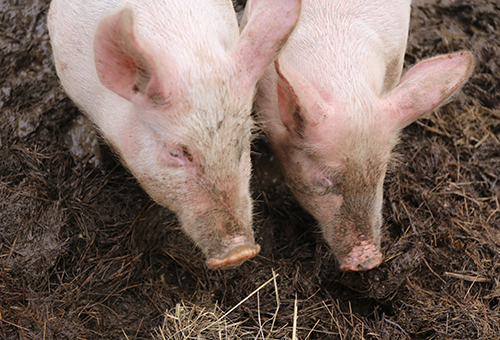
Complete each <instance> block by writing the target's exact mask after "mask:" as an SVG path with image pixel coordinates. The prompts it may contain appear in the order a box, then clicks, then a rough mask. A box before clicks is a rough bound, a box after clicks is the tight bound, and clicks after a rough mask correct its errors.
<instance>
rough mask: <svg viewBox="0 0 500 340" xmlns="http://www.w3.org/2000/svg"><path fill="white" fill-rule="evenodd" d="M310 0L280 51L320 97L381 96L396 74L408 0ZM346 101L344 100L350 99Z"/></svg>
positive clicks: (398, 73)
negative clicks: (391, 2) (393, 0)
mask: <svg viewBox="0 0 500 340" xmlns="http://www.w3.org/2000/svg"><path fill="white" fill-rule="evenodd" d="M384 3H385V2H384V1H378V0H371V1H366V0H355V1H354V0H353V1H343V0H340V1H312V0H306V1H304V3H303V9H302V12H301V17H300V19H299V23H298V25H297V28H296V30H295V31H294V33H293V34H292V37H291V38H290V40H289V42H288V45H287V48H286V49H285V51H284V53H283V55H284V58H286V59H287V60H288V62H289V63H290V65H291V66H292V67H294V68H295V69H296V70H297V71H298V72H300V73H301V74H302V75H303V76H304V77H306V79H307V80H308V81H309V82H310V84H311V85H312V86H313V87H314V88H316V89H317V91H318V92H319V93H320V95H321V96H322V97H323V98H324V100H325V101H327V102H331V101H332V100H335V97H337V98H349V97H351V98H352V97H354V98H352V99H356V98H361V97H366V96H367V95H371V96H375V97H378V96H381V95H383V94H386V93H387V92H389V91H390V90H392V89H393V88H394V87H395V86H396V85H397V83H398V81H399V78H400V76H401V70H402V65H403V57H404V51H405V48H406V39H407V30H408V20H409V15H408V14H409V1H406V0H404V1H395V2H394V4H391V6H390V9H389V10H388V9H387V6H382V5H383V4H384ZM352 99H349V101H352Z"/></svg>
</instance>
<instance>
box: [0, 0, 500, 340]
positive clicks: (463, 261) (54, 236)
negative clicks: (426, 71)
mask: <svg viewBox="0 0 500 340" xmlns="http://www.w3.org/2000/svg"><path fill="white" fill-rule="evenodd" d="M48 5H49V0H33V1H31V2H29V5H27V2H24V1H19V0H4V1H1V2H0V56H1V61H0V123H1V124H0V126H1V131H0V206H1V208H0V338H2V339H152V338H153V337H155V338H158V339H162V338H175V339H182V338H186V337H187V335H186V334H187V332H188V329H191V330H192V332H193V333H192V334H194V335H193V338H196V334H197V332H202V333H203V337H200V339H201V338H203V339H219V338H232V339H236V338H245V339H248V338H249V339H253V338H259V339H261V338H270V339H286V338H292V336H293V332H294V330H293V325H294V323H295V324H296V329H295V332H296V336H297V338H298V339H325V338H328V339H498V337H499V334H500V301H499V299H500V222H499V221H500V205H499V196H500V183H499V179H500V142H499V139H500V4H499V3H498V2H497V1H489V0H441V1H440V0H429V1H424V0H419V1H415V2H414V4H413V5H414V6H413V14H412V21H411V29H410V38H409V46H408V53H407V58H406V60H407V65H406V66H407V67H408V66H411V65H412V64H414V63H416V62H417V61H419V60H421V59H424V58H427V57H431V56H434V55H436V54H440V53H448V52H452V51H458V50H463V49H469V50H471V51H473V53H474V54H475V55H476V57H477V60H478V63H477V67H476V69H475V72H474V74H473V76H472V78H471V80H470V81H469V82H468V84H467V85H465V87H464V88H463V90H462V92H461V93H460V94H459V95H457V96H456V97H455V99H454V101H453V102H451V103H450V104H448V105H446V106H444V107H442V108H441V109H439V110H438V111H437V112H434V113H433V114H431V115H430V116H429V117H428V118H426V119H422V120H420V121H419V122H417V123H415V124H412V125H411V126H409V127H408V128H407V129H406V130H405V131H404V133H403V136H402V141H401V144H400V145H399V146H398V147H397V148H396V157H395V159H394V162H393V166H392V169H391V171H390V174H389V175H388V176H387V179H386V183H385V207H384V217H385V220H386V223H385V225H386V230H385V236H384V239H383V248H384V252H385V256H386V259H385V262H384V263H383V264H382V265H381V266H380V267H379V268H376V269H373V270H371V271H368V272H363V273H342V272H340V271H339V270H338V267H337V265H336V263H335V261H334V259H333V258H332V257H330V256H329V254H328V249H327V247H326V245H325V243H324V242H323V241H322V239H321V236H320V235H319V234H318V231H317V230H316V228H315V226H314V221H313V219H312V218H311V217H310V216H309V215H307V214H306V213H305V212H304V211H303V210H302V209H301V208H300V207H299V206H298V204H297V203H296V201H295V200H294V198H293V197H292V196H291V195H290V193H289V191H288V190H287V188H286V186H285V185H284V184H283V182H282V181H281V178H280V175H279V173H278V172H277V171H276V165H275V164H274V163H273V162H272V159H271V157H270V154H269V151H268V149H267V147H266V144H265V142H264V141H263V140H262V139H257V140H256V142H255V150H256V154H255V157H254V159H255V162H254V164H255V176H254V179H253V184H252V187H253V190H254V197H255V199H256V205H255V213H256V216H257V222H256V233H257V238H258V242H259V243H260V245H261V246H262V251H261V253H260V255H259V256H257V257H256V258H254V259H252V260H250V261H248V262H246V263H244V264H243V265H242V266H241V267H240V268H238V269H234V270H229V271H209V270H207V269H206V267H205V265H204V262H203V260H202V256H201V254H200V253H199V251H198V250H197V249H195V247H194V246H193V245H192V244H191V243H190V241H189V240H188V239H187V237H186V236H184V235H183V234H182V233H181V232H180V230H179V229H178V225H177V223H176V221H175V217H174V216H173V215H172V214H171V213H169V212H168V211H167V210H165V209H163V208H161V207H159V206H157V205H156V204H155V203H153V202H152V201H151V199H150V198H149V197H148V196H147V195H146V194H145V193H144V191H143V190H142V189H141V188H140V187H139V185H138V184H137V182H136V181H135V180H134V179H133V178H132V177H131V176H130V174H129V173H128V172H127V171H126V170H125V169H124V168H123V167H122V166H120V165H119V164H118V163H117V162H116V160H114V159H113V157H112V156H111V155H110V152H109V149H107V147H106V146H105V145H103V144H101V145H100V155H99V157H96V156H95V155H93V154H92V153H90V154H89V153H88V150H96V145H92V143H93V141H94V140H95V139H94V138H93V132H88V131H86V130H85V128H84V125H82V123H81V121H80V120H81V118H78V110H77V109H76V108H75V107H74V106H73V105H72V103H71V102H70V100H69V99H67V97H66V96H65V95H64V93H63V91H62V90H61V88H60V87H59V86H58V80H57V77H56V75H55V71H54V67H53V62H52V59H51V50H50V44H49V40H48V34H47V30H46V25H45V20H46V13H47V8H48ZM79 145H84V146H85V148H79V147H78V146H79ZM70 149H71V150H72V151H73V152H70V151H69V150H70ZM273 272H274V273H276V276H274V279H273ZM268 280H270V282H269V283H268V284H267V285H264V287H263V288H261V289H260V290H258V291H257V292H256V290H257V289H258V288H259V287H260V286H261V285H263V284H264V283H266V282H267V281H268ZM253 292H256V293H255V294H253V295H251V294H252V293H253ZM250 295H251V296H250ZM247 297H248V299H247V300H245V301H243V300H244V299H245V298H247ZM240 302H242V303H241V304H240V305H239V306H237V307H236V308H235V309H234V310H232V311H231V313H229V314H228V315H226V317H227V318H224V319H221V320H219V319H218V318H219V317H220V316H221V315H222V314H224V313H225V312H228V311H230V310H231V308H232V307H234V306H236V305H237V304H238V303H240ZM176 306H177V307H176ZM295 306H296V310H297V312H296V313H295V312H294V308H295ZM166 312H168V316H167V317H166V316H165V315H166V314H165V313H166ZM294 315H296V320H294ZM190 320H191V321H190ZM217 320H218V321H217ZM189 322H191V325H190V326H189V325H188V323H189ZM233 323H236V324H233ZM239 323H241V324H239ZM183 327H184V328H183ZM189 327H191V328H189ZM221 327H225V328H224V330H223V331H220V332H219V331H218V330H217V329H220V328H221ZM203 328H205V330H203V331H202V329H203ZM181 329H184V335H179V334H181V333H179V334H177V336H176V337H174V335H175V333H176V332H177V331H179V330H181ZM214 329H215V330H214Z"/></svg>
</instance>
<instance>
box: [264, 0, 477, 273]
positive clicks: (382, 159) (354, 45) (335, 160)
mask: <svg viewBox="0 0 500 340" xmlns="http://www.w3.org/2000/svg"><path fill="white" fill-rule="evenodd" d="M410 2H411V1H410V0H397V1H380V0H336V1H326V0H324V1H320V0H304V1H303V3H302V10H301V14H300V18H299V22H298V23H297V27H296V29H295V31H294V32H293V34H292V35H291V37H290V39H289V40H288V42H287V45H286V47H285V48H284V50H283V52H282V54H281V55H280V57H279V58H278V60H277V61H276V62H275V65H272V66H270V67H269V68H268V69H267V70H266V73H265V75H264V76H263V78H262V80H261V81H260V82H259V85H258V94H257V96H256V107H257V112H258V113H259V116H260V123H261V125H262V127H263V129H264V132H265V133H266V136H267V138H268V140H269V142H270V144H271V146H272V148H273V150H274V152H275V154H276V156H277V158H278V159H279V161H280V164H281V167H282V170H283V173H284V176H285V179H286V182H287V183H288V185H289V187H290V188H291V190H292V192H293V193H294V194H295V196H296V197H297V199H298V200H299V202H300V203H301V204H302V205H303V206H304V208H305V209H307V210H308V211H309V212H310V213H311V214H312V215H313V216H314V217H315V218H316V219H317V220H318V222H319V226H320V227H321V229H322V232H323V235H324V237H325V239H326V241H327V243H328V244H329V245H330V247H331V249H332V251H333V253H334V255H335V256H336V258H337V259H338V261H339V262H340V269H341V270H353V271H360V270H368V269H371V268H374V267H376V266H378V265H379V264H380V263H381V261H382V258H383V257H382V253H381V251H380V239H381V227H382V201H383V199H382V198H383V183H384V177H385V173H386V169H387V164H388V162H389V160H390V158H391V150H392V149H393V147H394V145H395V144H396V143H397V142H398V135H399V133H400V131H401V130H402V129H403V128H404V127H405V126H407V125H408V124H410V123H412V122H413V121H415V120H416V119H418V118H419V117H422V116H423V115H424V114H426V113H428V112H430V111H432V110H433V109H435V108H436V107H438V106H439V105H442V104H443V103H444V102H445V101H446V100H447V99H448V98H449V97H450V96H451V95H452V94H453V93H454V92H456V91H457V90H458V89H459V88H460V86H461V85H462V84H463V83H464V82H465V81H466V80H467V79H468V77H469V74H470V72H471V70H472V68H473V66H474V58H473V56H472V55H471V54H470V53H469V52H461V53H455V54H450V55H442V56H438V57H435V58H432V59H428V60H425V61H422V62H420V63H418V64H417V65H415V66H414V67H413V68H412V69H411V70H410V71H408V72H407V73H406V75H405V76H404V77H403V78H402V79H401V72H402V68H403V60H404V54H405V49H406V41H407V34H408V25H409V16H410ZM278 17H279V16H278Z"/></svg>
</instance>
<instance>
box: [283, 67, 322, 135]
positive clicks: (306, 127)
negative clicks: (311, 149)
mask: <svg viewBox="0 0 500 340" xmlns="http://www.w3.org/2000/svg"><path fill="white" fill-rule="evenodd" d="M275 67H276V72H277V73H278V76H279V78H280V79H279V80H278V84H277V87H278V89H277V91H278V107H279V112H280V117H281V120H282V122H283V124H284V125H285V126H286V127H287V128H288V130H289V131H293V132H295V133H297V134H299V135H300V136H301V137H306V135H316V134H317V133H319V131H317V130H318V129H317V128H320V125H321V121H322V119H324V117H325V115H324V114H323V112H328V111H330V108H329V107H328V104H327V103H326V102H325V101H324V100H323V98H322V97H321V95H320V94H319V93H318V91H316V89H315V88H314V87H313V86H312V85H311V84H310V83H309V82H308V81H307V80H306V79H305V78H304V77H303V76H302V75H301V74H300V73H299V72H297V71H295V70H294V69H293V68H292V67H291V66H290V65H289V64H288V63H287V62H286V60H285V59H284V58H279V59H278V60H276V61H275ZM315 128H316V129H315ZM312 129H315V131H312ZM316 137H318V136H317V135H316Z"/></svg>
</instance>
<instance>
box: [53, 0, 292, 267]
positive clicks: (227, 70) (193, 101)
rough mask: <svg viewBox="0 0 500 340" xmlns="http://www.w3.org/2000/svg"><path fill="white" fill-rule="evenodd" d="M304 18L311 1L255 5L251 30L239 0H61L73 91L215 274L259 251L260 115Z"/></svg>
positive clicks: (64, 77) (59, 39)
mask: <svg viewBox="0 0 500 340" xmlns="http://www.w3.org/2000/svg"><path fill="white" fill-rule="evenodd" d="M299 11H300V0H279V1H278V0H259V1H254V3H253V5H252V6H251V7H250V8H249V23H248V25H247V27H246V29H245V30H244V31H242V32H241V34H240V32H239V28H238V24H237V20H236V15H235V12H234V9H233V7H232V3H231V1H230V0H149V1H139V0H135V1H134V0H129V1H125V0H107V1H101V0H53V1H52V3H51V6H50V12H49V19H48V26H49V32H50V38H51V42H52V47H53V52H54V59H55V64H56V70H57V73H58V75H59V78H60V80H61V83H62V86H63V87H64V89H65V90H66V92H67V93H68V95H69V96H70V97H71V99H72V100H73V101H74V102H75V103H76V104H77V105H78V106H79V107H80V108H81V110H82V111H84V112H85V113H86V114H87V115H88V116H89V117H90V118H91V120H92V121H93V123H94V124H95V125H96V126H97V127H98V129H99V130H100V132H101V134H102V135H103V136H104V138H105V139H106V141H107V142H108V143H109V144H110V145H111V146H112V147H113V149H114V150H115V151H116V153H117V154H118V156H119V157H120V159H121V160H122V162H123V163H124V164H125V166H126V167H127V168H128V169H129V170H130V171H131V172H132V174H133V175H134V176H135V177H136V178H137V179H138V180H139V182H140V183H141V185H142V186H143V188H144V189H145V190H146V191H147V192H148V193H149V195H150V196H151V197H152V198H153V199H154V200H155V201H156V202H157V203H159V204H161V205H163V206H165V207H168V208H169V209H171V210H172V211H174V212H175V213H176V214H177V215H178V217H179V220H180V223H181V225H182V228H183V229H184V231H185V232H186V233H187V234H188V235H189V236H190V237H191V238H192V239H193V240H194V242H195V243H196V244H197V245H198V246H199V247H200V248H201V250H202V251H203V253H204V255H205V256H206V259H207V262H206V263H207V265H208V267H210V268H229V267H234V266H237V265H239V264H240V263H242V262H243V261H244V260H246V259H248V258H250V257H252V256H254V255H256V254H257V253H258V252H259V249H260V247H259V245H257V244H256V243H255V241H254V235H253V230H252V202H251V198H250V192H249V177H250V172H251V163H250V142H251V133H252V129H253V121H252V119H251V116H250V111H251V107H252V100H253V96H254V93H255V85H256V83H257V80H258V79H259V78H260V76H261V75H262V73H263V72H264V70H265V68H266V67H267V66H268V65H269V63H271V62H272V61H273V60H274V59H275V58H276V55H277V53H278V52H279V51H280V49H281V47H282V46H283V44H284V43H285V41H286V39H287V37H288V36H289V35H290V32H291V31H292V30H293V28H294V26H295V24H296V22H297V19H298V15H299ZM276 12H279V13H280V15H279V17H278V18H277V17H276V15H275V13H276Z"/></svg>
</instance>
